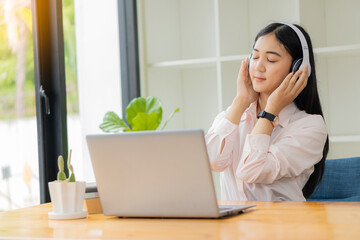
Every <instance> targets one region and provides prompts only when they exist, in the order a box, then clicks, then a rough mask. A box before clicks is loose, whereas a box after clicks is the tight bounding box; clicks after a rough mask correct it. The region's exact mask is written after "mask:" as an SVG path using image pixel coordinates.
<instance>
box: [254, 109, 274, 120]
mask: <svg viewBox="0 0 360 240" xmlns="http://www.w3.org/2000/svg"><path fill="white" fill-rule="evenodd" d="M257 118H266V119H268V120H269V121H270V122H274V120H275V118H276V116H275V115H274V114H271V113H268V112H266V111H264V110H262V111H260V112H259V114H258V115H257Z"/></svg>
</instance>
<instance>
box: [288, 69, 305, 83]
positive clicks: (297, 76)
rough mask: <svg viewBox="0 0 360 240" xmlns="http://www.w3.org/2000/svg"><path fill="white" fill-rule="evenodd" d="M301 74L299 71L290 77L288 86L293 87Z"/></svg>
mask: <svg viewBox="0 0 360 240" xmlns="http://www.w3.org/2000/svg"><path fill="white" fill-rule="evenodd" d="M301 73H302V71H301V70H297V71H296V72H295V73H294V75H293V76H292V78H291V79H290V85H291V86H294V85H295V83H296V82H297V81H298V80H299V76H300V74H301Z"/></svg>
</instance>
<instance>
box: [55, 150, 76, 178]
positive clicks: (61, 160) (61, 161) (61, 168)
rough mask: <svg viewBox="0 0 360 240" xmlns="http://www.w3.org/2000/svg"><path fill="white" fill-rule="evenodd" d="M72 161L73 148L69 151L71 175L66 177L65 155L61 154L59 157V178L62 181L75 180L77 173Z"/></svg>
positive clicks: (68, 162) (68, 163)
mask: <svg viewBox="0 0 360 240" xmlns="http://www.w3.org/2000/svg"><path fill="white" fill-rule="evenodd" d="M70 161H71V149H70V153H69V157H68V161H67V166H68V168H69V170H70V171H71V174H70V177H69V178H66V174H65V172H64V158H63V156H61V155H60V156H59V157H58V167H59V172H58V174H57V180H58V181H61V182H65V181H66V182H75V181H76V180H75V174H74V168H73V166H72V165H71V163H70Z"/></svg>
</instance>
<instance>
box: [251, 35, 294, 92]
mask: <svg viewBox="0 0 360 240" xmlns="http://www.w3.org/2000/svg"><path fill="white" fill-rule="evenodd" d="M291 63H292V57H291V55H290V54H289V53H288V52H287V51H286V49H285V47H284V46H283V45H282V44H281V43H280V42H279V41H278V40H277V39H276V37H275V34H274V33H270V34H267V35H264V36H261V37H260V38H258V40H257V41H256V43H255V45H254V49H253V52H252V58H251V60H250V69H249V71H250V78H251V81H252V84H253V88H254V90H255V91H256V92H259V93H263V94H267V95H270V94H271V93H272V92H273V91H274V90H275V89H276V88H277V87H279V86H280V84H281V83H282V81H283V80H284V78H285V77H286V75H287V74H288V73H289V69H290V67H291Z"/></svg>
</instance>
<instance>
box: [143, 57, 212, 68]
mask: <svg viewBox="0 0 360 240" xmlns="http://www.w3.org/2000/svg"><path fill="white" fill-rule="evenodd" d="M215 64H216V58H215V57H213V58H199V59H184V60H176V61H164V62H156V63H149V64H148V67H150V68H197V67H209V66H214V65H215Z"/></svg>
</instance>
